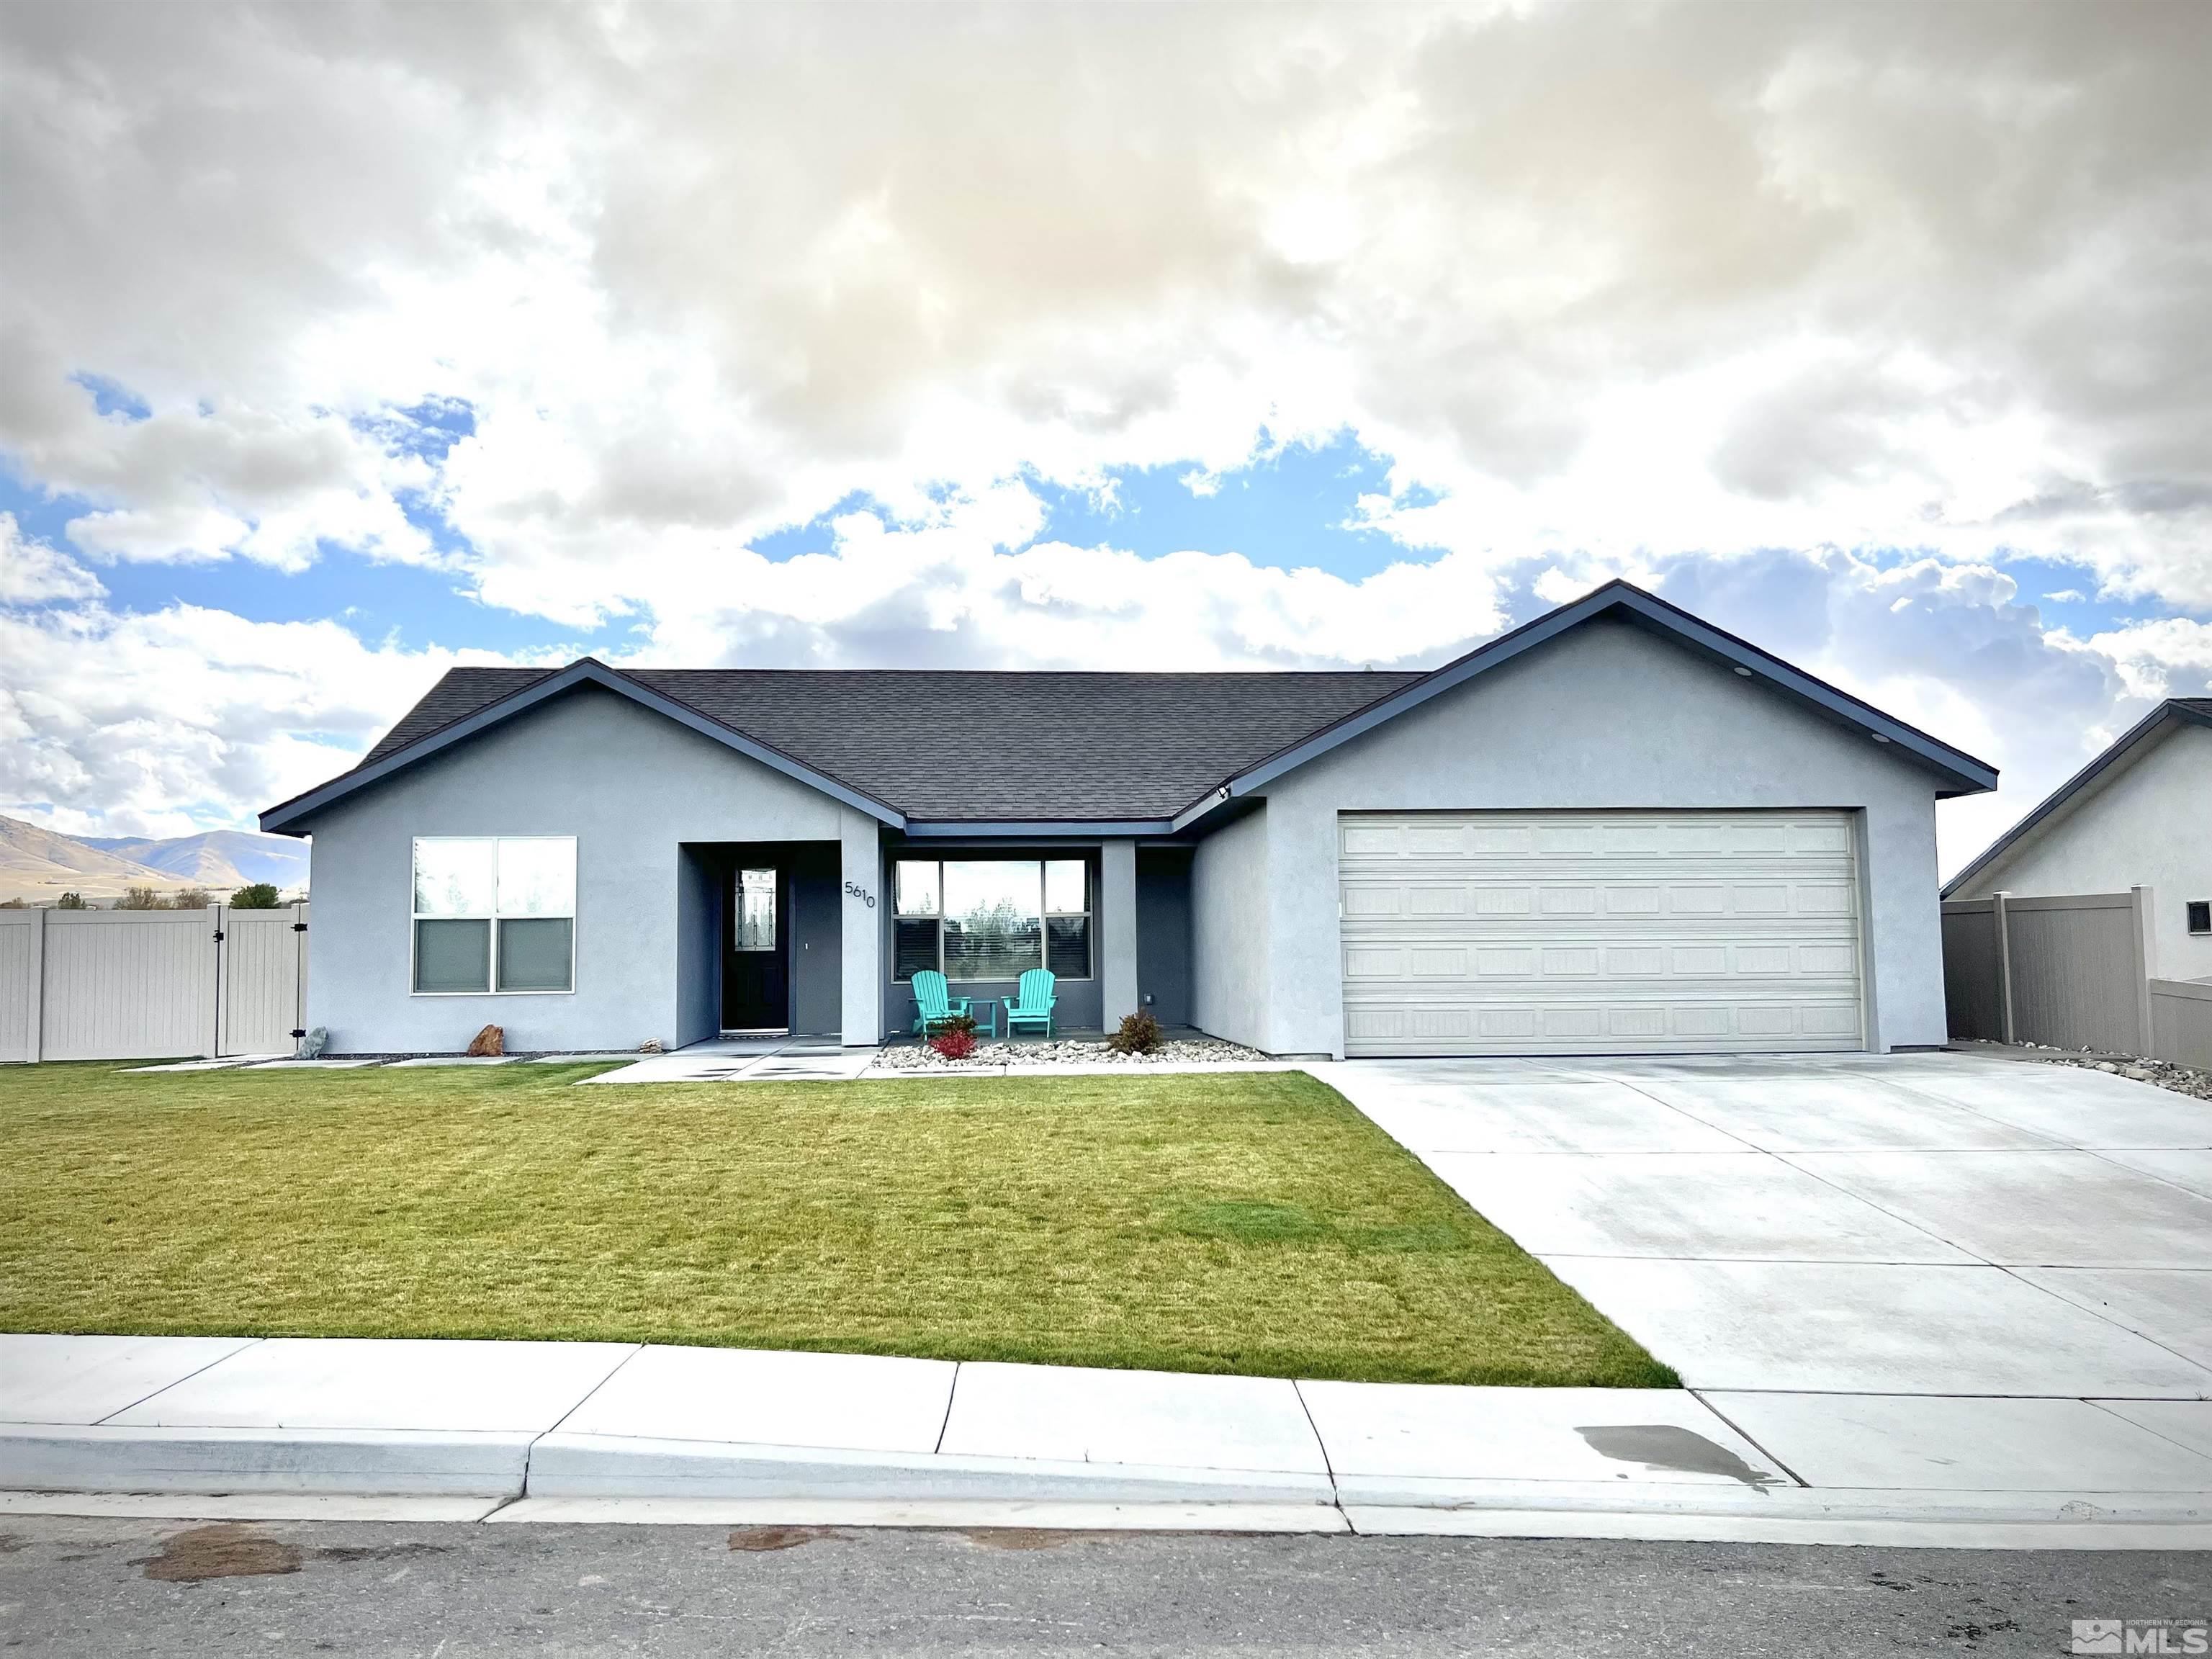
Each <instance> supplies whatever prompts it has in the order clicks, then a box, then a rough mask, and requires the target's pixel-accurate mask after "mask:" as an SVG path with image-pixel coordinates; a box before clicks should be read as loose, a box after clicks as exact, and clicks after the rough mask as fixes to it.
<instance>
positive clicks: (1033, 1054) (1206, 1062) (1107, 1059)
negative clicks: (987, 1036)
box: [869, 1037, 1267, 1072]
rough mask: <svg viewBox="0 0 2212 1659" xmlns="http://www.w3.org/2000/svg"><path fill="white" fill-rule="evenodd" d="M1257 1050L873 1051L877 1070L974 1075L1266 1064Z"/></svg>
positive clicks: (1196, 1044)
mask: <svg viewBox="0 0 2212 1659" xmlns="http://www.w3.org/2000/svg"><path fill="white" fill-rule="evenodd" d="M1265 1059H1267V1055H1265V1054H1261V1052H1260V1051H1259V1050H1258V1049H1257V1048H1246V1047H1244V1046H1243V1044H1242V1043H1239V1042H1222V1041H1221V1040H1220V1039H1219V1038H1218V1037H1178V1038H1176V1039H1174V1040H1172V1041H1170V1042H1162V1043H1161V1044H1160V1046H1159V1047H1158V1048H1155V1049H1153V1050H1152V1053H1150V1054H1116V1053H1115V1051H1114V1050H1113V1049H1112V1048H1108V1047H1107V1046H1106V1044H1105V1042H1103V1040H1100V1039H1098V1038H1095V1037H1094V1038H1091V1039H1088V1040H1085V1039H1075V1038H1066V1037H1062V1038H1058V1039H1055V1040H1054V1041H1051V1042H1036V1041H1030V1042H1004V1041H997V1042H994V1041H989V1040H986V1041H984V1042H979V1043H977V1044H976V1045H975V1053H974V1054H970V1055H969V1057H968V1058H967V1059H965V1060H947V1059H945V1056H944V1055H942V1054H939V1053H938V1052H937V1050H936V1049H934V1048H929V1047H927V1045H925V1044H922V1043H919V1042H901V1043H894V1044H891V1045H890V1046H887V1047H885V1048H880V1049H878V1051H877V1053H876V1060H875V1064H874V1065H873V1066H870V1067H869V1070H871V1071H877V1072H973V1071H975V1070H977V1069H979V1068H981V1067H984V1066H1131V1067H1134V1068H1139V1069H1141V1068H1142V1067H1144V1066H1220V1065H1225V1064H1229V1063H1231V1062H1234V1061H1238V1060H1265Z"/></svg>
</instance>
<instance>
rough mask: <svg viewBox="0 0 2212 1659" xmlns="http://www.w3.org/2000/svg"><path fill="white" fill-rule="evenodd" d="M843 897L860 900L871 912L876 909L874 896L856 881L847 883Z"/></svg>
mask: <svg viewBox="0 0 2212 1659" xmlns="http://www.w3.org/2000/svg"><path fill="white" fill-rule="evenodd" d="M845 896H846V897H848V898H856V899H858V900H860V902H861V903H863V904H865V905H866V906H867V907H868V908H870V909H871V910H872V909H874V908H876V896H875V895H874V894H873V893H871V892H870V891H869V890H867V889H866V888H865V887H863V886H861V885H860V883H858V882H857V881H848V882H847V883H846V884H845Z"/></svg>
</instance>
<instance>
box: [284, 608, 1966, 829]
mask: <svg viewBox="0 0 2212 1659" xmlns="http://www.w3.org/2000/svg"><path fill="white" fill-rule="evenodd" d="M1601 616H1618V617H1623V618H1625V619H1626V620H1629V621H1632V622H1634V623H1638V624H1640V625H1642V626H1644V627H1647V628H1650V629H1654V630H1655V631H1656V632H1659V633H1662V634H1663V635H1667V636H1668V637H1670V638H1672V639H1674V640H1675V641H1678V642H1680V643H1681V644H1684V645H1686V646H1687V647H1690V648H1691V649H1692V650H1695V651H1698V652H1699V653H1702V654H1705V655H1706V656H1708V657H1711V658H1713V659H1716V660H1718V661H1720V662H1723V663H1724V664H1726V665H1729V666H1731V667H1734V668H1735V669H1737V670H1738V671H1741V672H1742V673H1744V674H1746V675H1747V676H1750V677H1753V678H1758V679H1760V680H1762V681H1764V682H1765V683H1766V684H1769V685H1771V686H1772V687H1774V688H1776V689H1778V690H1782V691H1784V692H1785V693H1787V694H1788V695H1790V696H1792V697H1793V698H1795V699H1796V700H1797V701H1799V702H1802V703H1803V704H1805V705H1806V706H1808V707H1809V708H1813V709H1814V710H1815V711H1816V712H1818V713H1820V714H1822V715H1823V716H1825V717H1826V718H1828V719H1831V720H1838V721H1839V722H1840V723H1842V724H1844V725H1846V726H1853V727H1857V728H1860V729H1863V730H1865V731H1866V732H1869V734H1870V735H1872V736H1874V737H1876V738H1880V739H1881V740H1882V741H1884V742H1887V743H1893V744H1897V745H1898V746H1899V748H1900V749H1902V750H1905V751H1906V752H1908V753H1910V754H1911V755H1913V756H1916V757H1918V758H1919V759H1920V760H1922V761H1923V762H1924V763H1927V764H1929V766H1930V767H1932V768H1933V769H1935V770H1936V772H1937V774H1938V775H1939V777H1941V778H1942V780H1943V781H1944V784H1945V785H1947V786H1948V787H1939V790H1938V793H1944V794H1961V793H1971V792H1974V791H1979V790H1986V789H1991V788H1994V787H1996V772H1995V771H1994V770H1993V769H1990V767H1988V766H1986V765H1984V763H1982V762H1980V761H1978V760H1975V759H1974V758H1973V757H1972V756H1970V755H1966V754H1963V753H1961V752H1960V750H1955V749H1953V748H1950V747H1949V746H1948V745H1947V744H1942V743H1939V742H1937V741H1936V739H1935V738H1931V737H1929V736H1928V735H1927V734H1926V733H1925V732H1919V731H1916V730H1915V729H1914V728H1912V727H1911V726H1906V725H1905V724H1904V723H1903V722H1902V721H1899V720H1893V719H1891V718H1890V717H1889V716H1888V715H1887V714H1882V713H1881V711H1880V710H1878V709H1875V708H1871V707H1869V705H1868V704H1866V703H1863V702H1859V701H1858V700H1857V698H1855V697H1852V696H1849V695H1847V694H1846V693H1844V692H1842V691H1838V690H1836V689H1835V688H1834V687H1832V686H1830V685H1826V684H1823V683H1822V682H1820V681H1819V680H1816V679H1814V678H1812V677H1811V676H1810V675H1808V674H1804V673H1802V672H1800V671H1798V670H1796V669H1795V668H1792V667H1791V666H1790V665H1789V664H1787V663H1785V662H1783V661H1782V660H1781V659H1779V658H1777V657H1773V656H1770V655H1769V654H1768V653H1765V652H1763V651H1761V650H1759V648H1758V647H1755V646H1751V645H1747V644H1746V643H1745V642H1744V641H1741V640H1739V639H1737V638H1735V636H1734V635H1729V634H1725V633H1723V632H1722V631H1721V630H1720V629H1717V628H1714V627H1712V626H1711V625H1710V624H1709V623H1704V622H1701V621H1699V619H1698V618H1697V617H1692V616H1691V615H1690V614H1689V613H1688V612H1687V611H1682V610H1680V609H1678V608H1677V607H1675V606H1674V605H1668V604H1667V603H1666V602H1665V601H1664V600H1662V599H1655V598H1654V597H1653V596H1652V595H1650V594H1649V593H1646V592H1644V591H1643V590H1642V589H1640V588H1638V587H1634V586H1631V585H1630V584H1628V583H1626V582H1611V583H1608V584H1607V586H1604V587H1601V588H1600V589H1598V590H1597V591H1596V592H1594V593H1591V594H1589V595H1588V596H1587V597H1585V598H1583V599H1578V600H1577V601H1575V602H1574V603H1573V604H1572V605H1564V606H1562V607H1560V609H1559V610H1557V611H1552V612H1550V613H1549V614H1547V615H1546V616H1543V617H1539V618H1537V619H1536V620H1535V621H1534V622H1533V623H1528V625H1527V626H1526V627H1523V628H1519V629H1515V630H1514V631H1513V632H1512V633H1510V634H1506V635H1502V636H1500V637H1499V638H1498V639H1495V640H1492V641H1491V642H1490V643H1489V644H1487V645H1486V646H1483V647H1480V648H1479V649H1477V650H1475V651H1472V652H1469V653H1468V654H1467V655H1465V656H1463V657H1460V658H1458V659H1455V660H1454V661H1452V662H1450V663H1448V664H1446V665H1444V666H1443V667H1442V668H1439V669H1437V670H1436V671H1433V672H1431V673H1425V674H1423V673H1406V672H1377V671H1351V672H1341V671H1340V672H1303V671H1270V672H1259V673H1251V672H1240V673H1202V674H1139V673H1110V672H1109V673H1066V672H1054V671H1040V672H998V671H957V670H933V669H897V670H875V669H828V670H823V669H755V668H714V669H647V668H639V669H615V668H611V667H609V666H608V665H605V663H601V662H599V661H596V660H594V659H591V658H588V657H587V658H585V659H582V660H580V661H579V662H575V663H572V664H570V665H568V667H566V668H562V669H534V668H456V669H453V670H451V671H448V672H447V675H446V677H445V678H443V679H441V680H440V681H439V682H438V684H436V685H435V686H434V687H433V688H432V689H431V690H430V692H429V694H428V696H425V697H424V698H423V699H422V702H419V703H417V704H416V706H415V707H414V708H412V709H410V711H409V712H408V713H407V714H406V715H405V717H404V718H403V719H402V720H400V722H399V723H398V725H397V726H393V727H392V730H391V731H390V732H387V733H386V735H385V737H384V738H383V739H382V740H381V741H380V742H379V743H378V744H376V746H375V747H374V748H373V749H371V750H369V752H368V756H367V757H364V759H363V760H362V763H361V764H360V765H359V766H357V767H356V768H355V769H354V770H352V771H351V772H348V773H344V774H342V775H340V776H338V777H336V778H333V779H331V781H329V782H327V783H325V784H322V785H320V786H319V787H317V788H314V789H312V790H309V791H308V792H307V793H305V794H303V795H300V796H296V797H295V798H294V799H291V800H289V801H286V802H284V803H283V804H282V805H277V806H274V807H271V808H270V810H269V811H266V812H264V814H263V815H262V828H263V829H287V828H288V827H289V826H292V825H295V824H297V823H299V822H300V821H301V819H303V818H304V817H307V815H308V814H310V813H312V812H313V811H318V810H319V809H320V808H321V807H323V806H325V805H330V804H331V802H333V801H335V800H337V799H342V798H343V796H345V795H347V794H349V793H352V792H353V791H354V790H356V789H359V788H362V787H366V786H367V785H368V784H370V783H373V782H374V781H377V780H378V779H380V778H382V777H386V776H388V775H391V774H392V772H394V771H397V770H399V769H403V768H404V767H407V766H410V765H413V764H414V763H416V762H417V761H419V760H422V759H425V758H427V757H428V756H430V755H432V754H435V753H437V752H439V751H440V750H443V749H445V748H447V747H449V746H450V745H451V744H454V743H456V742H459V741H462V740H464V739H465V738H469V737H471V736H473V735H475V733H476V732H479V731H482V730H484V729H486V728H487V727H489V726H492V725H495V724H497V723H500V722H501V721H503V720H507V719H511V718H512V717H513V715H515V714H520V713H521V712H523V711H524V710H525V709H526V708H533V707H535V706H537V705H538V703H540V702H544V701H545V700H547V699H548V698H550V697H552V696H559V695H561V694H562V693H563V692H566V691H568V690H571V689H573V688H574V687H575V686H578V685H580V684H586V683H589V684H596V685H599V686H601V687H603V688H604V689H605V690H611V691H614V692H616V693H617V694H618V695H621V696H627V697H629V698H631V699H632V700H634V701H635V702H640V703H642V704H644V705H645V706H647V707H648V708H654V709H656V710H657V711H659V712H660V713H662V714H666V715H668V716H670V717H671V718H672V719H675V720H679V721H680V722H681V723H683V724H684V725H686V726H690V727H691V728H692V729H693V730H695V731H698V732H702V733H703V734H704V735H706V736H708V737H710V738H714V739H715V740H716V741H718V742H721V743H724V744H727V745H728V746H730V747H732V748H734V749H737V750H739V751H740V752H742V753H744V754H747V755H750V757H753V758H754V759H756V760H758V761H761V762H762V763H764V764H766V765H769V766H771V767H774V768H775V769H777V770H779V771H782V772H784V773H785V774H787V775H789V776H792V777H795V778H799V779H800V780H801V781H805V782H808V783H810V784H812V785H814V786H815V787H818V788H821V789H823V791H824V792H825V793H829V794H831V795H833V796H835V797H836V798H837V799H841V800H843V801H845V802H846V803H847V804H848V805H853V806H855V807H858V808H860V810H862V811H867V812H870V813H872V815H873V816H875V817H878V819H880V820H881V821H883V822H884V823H890V824H891V825H893V826H894V827H897V828H902V829H908V830H909V831H910V832H912V833H915V834H928V833H931V832H932V831H933V829H934V827H935V826H937V825H940V824H941V825H945V826H949V827H951V828H953V829H957V830H958V831H960V832H964V833H968V834H977V833H984V832H987V831H994V830H1002V831H1006V832H1009V833H1013V832H1019V831H1021V830H1024V829H1047V828H1051V827H1056V826H1062V825H1077V824H1079V825H1082V826H1085V828H1089V829H1097V830H1101V831H1106V830H1118V831H1120V832H1121V833H1127V834H1154V833H1164V832H1166V831H1168V830H1170V829H1182V828H1184V827H1186V826H1188V824H1190V823H1194V822H1195V821H1197V820H1198V819H1199V818H1200V817H1204V816H1206V814H1207V813H1208V812H1211V811H1215V810H1217V809H1218V808H1219V807H1221V806H1222V805H1225V803H1227V802H1228V801H1230V800H1231V799H1233V798H1234V797H1236V796H1237V795H1241V794H1245V793H1250V792H1251V791H1253V790H1255V789H1258V788H1261V787H1264V786H1265V785H1266V783H1267V781H1269V780H1271V779H1273V778H1275V777H1279V776H1280V775H1282V774H1283V773H1284V772H1286V771H1288V770H1290V769H1292V768H1293V767H1296V766H1300V765H1303V764H1304V763H1306V762H1307V761H1309V760H1311V759H1313V758H1314V757H1316V756H1317V755H1320V754H1323V753H1326V752H1328V750H1330V749H1333V748H1334V747H1335V746H1337V745H1338V744H1342V743H1345V742H1348V741H1350V740H1351V739H1352V738H1356V737H1358V736H1359V735H1360V734H1361V733H1362V732H1367V731H1370V730H1372V729H1373V728H1374V727H1375V726H1377V725H1379V724H1381V723H1382V722H1383V721H1384V720H1389V719H1393V718H1395V716H1396V715H1398V714H1402V713H1405V712H1406V711H1407V710H1408V709H1411V708H1417V707H1419V705H1420V704H1421V703H1422V702H1425V701H1427V700H1428V699H1429V698H1430V697H1432V696H1437V695H1439V694H1440V693H1442V692H1444V691H1447V690H1451V689H1452V688H1453V687H1455V686H1457V685H1461V684H1465V683H1466V682H1467V681H1468V680H1470V679H1472V678H1475V677H1476V676H1477V675H1479V674H1481V673H1483V672H1486V671H1488V670H1490V669H1492V668H1495V667H1497V666H1498V665H1501V664H1503V663H1505V662H1509V661H1510V660H1512V659H1514V658H1515V657H1516V656H1518V655H1520V654H1521V653H1523V652H1526V651H1528V650H1530V649H1532V648H1534V647H1537V646H1541V645H1542V644H1544V643H1546V642H1547V641H1550V640H1553V639H1555V638H1557V637H1558V636H1559V635H1560V634H1562V633H1564V632H1565V631H1566V630H1567V629H1571V628H1573V627H1576V626H1577V625H1579V624H1580V623H1584V622H1588V621H1590V620H1592V619H1594V618H1595V617H1601ZM960 733H967V734H970V736H971V737H972V738H973V741H974V743H975V745H976V747H977V752H978V753H979V754H983V755H987V757H988V759H987V763H972V764H964V765H958V766H954V765H948V764H946V763H945V755H946V752H947V750H946V744H947V743H948V741H950V740H951V738H953V737H954V736H955V735H956V734H960ZM295 833H298V831H296V830H295Z"/></svg>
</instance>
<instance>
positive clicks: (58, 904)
mask: <svg viewBox="0 0 2212 1659" xmlns="http://www.w3.org/2000/svg"><path fill="white" fill-rule="evenodd" d="M54 908H55V909H57V910H89V909H91V908H92V907H91V906H90V905H89V904H87V903H86V902H84V895H83V894H82V893H64V894H63V895H62V896H60V897H59V898H58V899H56V900H55V901H54Z"/></svg>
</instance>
